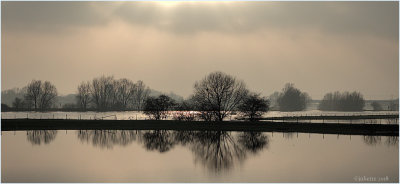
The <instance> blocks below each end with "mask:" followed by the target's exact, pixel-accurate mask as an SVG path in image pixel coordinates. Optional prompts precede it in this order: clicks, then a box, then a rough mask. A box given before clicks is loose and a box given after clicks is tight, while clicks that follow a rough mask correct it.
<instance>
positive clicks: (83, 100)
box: [76, 82, 90, 111]
mask: <svg viewBox="0 0 400 184" xmlns="http://www.w3.org/2000/svg"><path fill="white" fill-rule="evenodd" d="M76 99H77V101H78V105H79V107H80V108H81V109H82V110H84V111H86V109H87V107H88V105H89V102H90V82H82V83H81V84H80V85H79V86H78V94H77V95H76Z"/></svg>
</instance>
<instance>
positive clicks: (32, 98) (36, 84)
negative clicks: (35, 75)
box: [25, 80, 42, 111]
mask: <svg viewBox="0 0 400 184" xmlns="http://www.w3.org/2000/svg"><path fill="white" fill-rule="evenodd" d="M41 95H42V81H40V80H32V81H31V82H30V83H29V84H28V86H27V88H26V95H25V101H28V102H31V104H32V105H33V108H34V110H35V111H36V110H37V109H38V108H39V103H40V96H41Z"/></svg>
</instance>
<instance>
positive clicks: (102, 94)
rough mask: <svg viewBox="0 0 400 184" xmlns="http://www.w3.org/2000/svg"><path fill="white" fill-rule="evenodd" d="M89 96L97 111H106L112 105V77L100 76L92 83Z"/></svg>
mask: <svg viewBox="0 0 400 184" xmlns="http://www.w3.org/2000/svg"><path fill="white" fill-rule="evenodd" d="M90 89H91V96H92V100H93V102H94V104H95V105H96V108H97V110H99V111H104V110H107V109H108V108H109V107H110V106H111V105H112V104H113V100H114V99H113V98H114V77H112V76H108V77H106V76H101V77H99V78H94V79H93V81H92V87H91V88H90Z"/></svg>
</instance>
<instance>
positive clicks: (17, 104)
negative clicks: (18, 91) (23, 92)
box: [12, 97, 24, 111]
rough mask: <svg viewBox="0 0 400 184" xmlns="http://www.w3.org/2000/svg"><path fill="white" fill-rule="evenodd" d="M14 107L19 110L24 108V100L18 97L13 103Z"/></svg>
mask: <svg viewBox="0 0 400 184" xmlns="http://www.w3.org/2000/svg"><path fill="white" fill-rule="evenodd" d="M12 107H13V108H14V109H15V110H17V111H18V110H20V109H22V108H23V107H24V102H23V100H22V99H21V98H18V97H16V98H15V99H14V101H13V103H12Z"/></svg>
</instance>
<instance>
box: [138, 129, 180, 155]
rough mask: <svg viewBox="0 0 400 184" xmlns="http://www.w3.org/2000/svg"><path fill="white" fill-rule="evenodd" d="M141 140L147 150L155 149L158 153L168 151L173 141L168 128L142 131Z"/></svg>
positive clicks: (173, 143)
mask: <svg viewBox="0 0 400 184" xmlns="http://www.w3.org/2000/svg"><path fill="white" fill-rule="evenodd" d="M142 142H143V143H144V146H145V147H146V149H147V150H151V151H153V150H157V151H159V152H160V153H164V152H167V151H169V150H170V149H171V148H172V147H173V146H174V145H175V141H174V138H173V135H172V132H170V131H168V130H151V131H147V132H145V133H143V136H142Z"/></svg>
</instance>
